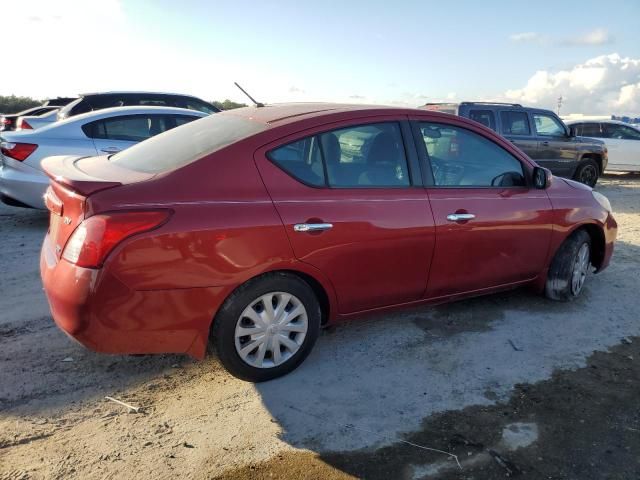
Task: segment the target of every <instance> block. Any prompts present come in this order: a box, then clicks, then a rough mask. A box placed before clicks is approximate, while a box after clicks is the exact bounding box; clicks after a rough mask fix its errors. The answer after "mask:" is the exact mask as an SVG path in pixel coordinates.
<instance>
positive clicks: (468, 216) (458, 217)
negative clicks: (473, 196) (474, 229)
mask: <svg viewBox="0 0 640 480" xmlns="http://www.w3.org/2000/svg"><path fill="white" fill-rule="evenodd" d="M474 218H476V216H475V215H474V214H473V213H450V214H449V215H447V220H449V221H450V222H463V221H465V220H473V219H474Z"/></svg>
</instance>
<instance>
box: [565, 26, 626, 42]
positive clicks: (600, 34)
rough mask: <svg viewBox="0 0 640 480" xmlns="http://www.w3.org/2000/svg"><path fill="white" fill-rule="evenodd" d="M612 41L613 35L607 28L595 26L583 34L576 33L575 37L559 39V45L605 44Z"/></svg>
mask: <svg viewBox="0 0 640 480" xmlns="http://www.w3.org/2000/svg"><path fill="white" fill-rule="evenodd" d="M613 41H614V37H613V36H612V35H611V34H610V33H609V32H608V31H607V30H605V29H604V28H596V29H595V30H593V31H591V32H588V33H585V34H584V35H578V36H576V37H571V38H566V39H564V40H561V41H560V45H567V46H576V45H607V44H610V43H613Z"/></svg>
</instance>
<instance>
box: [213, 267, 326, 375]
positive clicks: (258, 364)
mask: <svg viewBox="0 0 640 480" xmlns="http://www.w3.org/2000/svg"><path fill="white" fill-rule="evenodd" d="M320 317H321V314H320V305H319V303H318V300H317V298H316V295H315V293H314V292H313V290H312V289H311V287H310V286H309V285H308V284H307V283H306V282H305V281H304V280H302V279H301V278H299V277H297V276H295V275H291V274H287V273H280V272H276V273H268V274H265V275H263V276H261V277H258V278H256V279H253V280H251V281H249V282H247V283H246V284H244V285H242V286H241V287H239V288H238V289H237V290H236V291H235V292H234V293H233V294H231V295H230V296H229V298H228V299H227V300H226V301H225V303H224V304H223V306H222V307H221V308H220V310H219V312H218V314H217V315H216V318H215V319H214V325H213V331H212V342H213V343H214V346H215V348H216V350H217V352H218V356H219V358H220V361H221V362H222V364H223V365H224V366H225V368H226V369H227V370H228V371H229V372H230V373H231V374H232V375H234V376H236V377H238V378H241V379H243V380H248V381H252V382H262V381H265V380H271V379H273V378H276V377H280V376H282V375H285V374H286V373H289V372H290V371H292V370H293V369H295V368H296V367H297V366H298V365H300V364H301V363H302V361H303V360H304V359H305V358H306V357H307V355H308V354H309V352H311V349H312V348H313V345H314V343H315V341H316V339H317V338H318V333H319V330H320Z"/></svg>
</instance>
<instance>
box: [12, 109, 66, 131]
mask: <svg viewBox="0 0 640 480" xmlns="http://www.w3.org/2000/svg"><path fill="white" fill-rule="evenodd" d="M58 110H60V109H59V108H55V109H53V110H51V111H49V112H46V113H43V114H42V115H21V116H19V117H18V119H17V120H16V128H15V131H16V132H20V131H22V130H37V129H38V128H42V127H46V126H47V125H51V124H52V123H53V122H55V121H57V120H58Z"/></svg>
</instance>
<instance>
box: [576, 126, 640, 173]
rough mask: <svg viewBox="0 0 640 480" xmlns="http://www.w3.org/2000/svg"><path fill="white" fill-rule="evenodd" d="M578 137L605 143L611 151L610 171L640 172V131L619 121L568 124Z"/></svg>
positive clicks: (608, 167)
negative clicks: (595, 139)
mask: <svg viewBox="0 0 640 480" xmlns="http://www.w3.org/2000/svg"><path fill="white" fill-rule="evenodd" d="M567 125H569V126H570V127H571V128H572V129H573V130H575V133H576V135H578V136H580V137H591V138H597V139H598V140H602V141H604V143H605V145H606V147H607V149H608V150H609V164H608V165H607V170H608V171H617V172H640V129H638V128H636V127H634V126H632V125H630V124H628V123H625V122H619V121H617V120H599V121H592V120H579V121H573V122H567Z"/></svg>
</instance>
